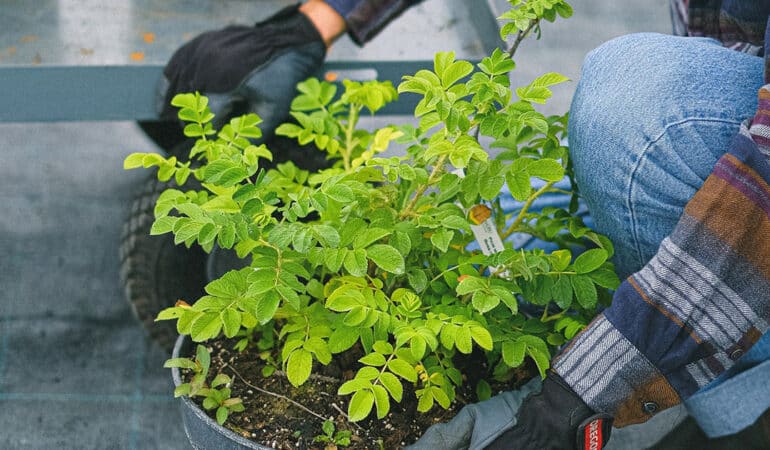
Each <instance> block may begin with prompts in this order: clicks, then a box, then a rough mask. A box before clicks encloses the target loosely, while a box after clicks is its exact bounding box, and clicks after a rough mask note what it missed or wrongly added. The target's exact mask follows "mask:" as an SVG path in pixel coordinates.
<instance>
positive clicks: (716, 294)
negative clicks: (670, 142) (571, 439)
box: [553, 85, 770, 427]
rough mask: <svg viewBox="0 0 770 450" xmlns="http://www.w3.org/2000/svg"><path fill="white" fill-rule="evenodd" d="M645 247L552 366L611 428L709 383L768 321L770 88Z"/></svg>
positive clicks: (643, 418) (642, 417)
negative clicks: (655, 241) (672, 220)
mask: <svg viewBox="0 0 770 450" xmlns="http://www.w3.org/2000/svg"><path fill="white" fill-rule="evenodd" d="M759 97H760V100H759V102H760V105H759V108H758V113H757V115H756V116H755V118H754V119H753V120H752V121H751V128H749V127H748V126H747V125H744V126H743V127H742V129H741V132H740V133H739V134H738V135H737V136H736V137H735V139H734V140H733V142H732V145H731V148H730V149H729V151H728V152H727V153H726V154H725V155H724V156H723V157H722V158H721V159H720V160H719V161H718V162H717V164H716V166H715V168H714V170H713V172H712V173H711V175H710V176H709V177H708V178H707V179H706V181H705V183H704V185H703V186H702V188H701V189H700V190H699V191H698V192H697V193H696V194H695V196H694V197H693V198H692V199H691V200H690V202H689V203H688V204H687V206H686V207H685V210H684V213H683V215H682V217H681V218H680V220H679V222H678V224H677V226H676V228H675V229H674V231H673V232H672V233H671V235H669V236H668V237H667V238H666V239H665V240H664V241H663V242H662V243H661V245H660V248H659V250H658V253H657V254H656V256H655V257H654V258H653V259H652V260H651V261H650V262H649V263H648V264H647V265H646V266H645V267H644V268H643V269H642V270H640V271H639V272H637V273H635V274H634V275H632V276H630V277H629V278H628V279H627V280H625V281H624V282H623V283H622V284H621V286H620V287H619V288H618V290H617V291H616V292H615V297H614V300H613V303H612V306H611V307H609V308H608V309H606V310H605V311H604V312H603V313H602V314H601V315H599V316H598V317H597V318H596V319H595V320H594V321H593V322H592V323H591V324H590V325H589V326H588V327H587V328H586V329H585V330H584V331H583V332H582V333H581V334H579V335H578V336H577V337H576V338H575V339H574V340H573V341H572V342H571V344H570V345H569V346H568V347H567V348H565V349H564V350H563V351H562V353H561V354H560V355H559V356H557V358H555V359H554V361H553V369H554V370H555V371H556V373H558V374H559V375H560V376H561V377H562V378H564V380H565V381H566V382H567V383H568V384H569V385H570V386H571V387H572V388H573V390H574V391H575V392H576V393H577V394H578V395H579V396H580V397H581V398H583V400H584V401H585V402H586V403H587V404H588V405H589V406H590V407H591V408H593V409H594V410H595V411H597V412H606V413H610V414H612V415H613V416H614V417H615V426H618V427H622V426H626V425H630V424H634V423H640V422H644V421H646V420H647V419H649V418H650V417H651V416H652V415H653V414H654V413H656V412H657V411H660V410H663V409H666V408H668V407H671V406H674V405H676V404H678V403H680V402H681V401H683V400H684V399H686V398H687V397H689V396H690V395H692V394H694V393H695V392H696V391H697V390H698V389H700V388H702V387H704V386H705V385H706V384H708V383H709V382H711V381H712V380H714V379H715V378H716V377H717V376H719V374H721V373H722V372H724V371H725V370H727V369H728V368H729V367H731V366H732V365H733V364H734V362H735V361H736V360H737V359H738V358H740V356H741V355H743V354H744V353H745V352H747V351H748V350H749V349H750V348H751V346H752V345H753V344H754V343H755V342H756V341H757V340H758V339H759V338H760V337H761V336H762V334H764V333H765V332H767V329H768V321H770V164H769V163H768V161H770V150H769V149H770V116H768V114H770V112H769V111H770V85H767V86H765V87H763V88H762V89H761V90H760V94H759Z"/></svg>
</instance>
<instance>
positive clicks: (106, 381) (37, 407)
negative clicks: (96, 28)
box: [0, 0, 669, 449]
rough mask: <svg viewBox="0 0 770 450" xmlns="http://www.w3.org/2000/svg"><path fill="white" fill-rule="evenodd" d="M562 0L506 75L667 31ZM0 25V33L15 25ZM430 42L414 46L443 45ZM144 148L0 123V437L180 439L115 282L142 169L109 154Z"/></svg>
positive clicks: (423, 18)
mask: <svg viewBox="0 0 770 450" xmlns="http://www.w3.org/2000/svg"><path fill="white" fill-rule="evenodd" d="M11 3H12V4H13V3H18V2H14V1H11ZM65 3H69V6H70V7H77V2H65ZM86 3H87V2H86ZM196 3H206V2H202V1H198V2H196ZM222 3H224V4H228V3H230V2H229V0H226V1H223V2H222ZM572 3H573V6H574V8H575V17H573V18H572V19H570V20H568V21H558V22H557V23H556V24H546V26H544V30H543V39H542V40H541V41H539V42H529V43H526V44H525V45H524V46H523V48H522V51H521V53H520V55H519V57H518V58H517V62H518V65H519V69H518V72H517V73H516V74H515V75H514V79H515V81H516V82H518V81H521V83H522V84H523V83H525V82H528V81H529V80H531V79H532V78H534V77H535V76H537V75H538V74H540V73H543V72H546V71H560V72H562V73H565V74H567V75H568V76H570V77H571V78H573V80H577V77H578V76H579V66H580V61H582V58H583V55H584V54H585V53H586V52H587V51H589V50H590V49H591V48H593V47H595V46H596V45H598V44H600V43H601V42H603V41H605V40H607V39H609V38H612V37H615V36H618V35H621V34H625V33H628V32H632V31H658V32H667V31H668V30H669V24H668V10H667V6H666V5H667V3H668V2H667V1H666V0H655V1H653V2H630V3H629V2H612V1H609V0H575V1H574V2H572ZM19 4H21V3H19ZM438 4H440V0H428V1H427V2H426V3H424V4H423V5H420V6H419V7H417V8H415V10H414V11H410V12H409V13H408V14H407V16H406V17H405V18H404V20H403V22H399V23H396V24H393V27H391V29H389V30H387V31H386V33H384V34H383V35H381V36H380V37H379V38H378V39H377V40H375V41H374V42H372V43H371V44H370V45H369V46H367V47H366V48H364V49H362V50H359V49H356V48H355V47H354V46H353V45H352V44H350V43H349V42H345V41H343V42H341V43H339V44H338V45H337V46H335V48H334V49H333V51H332V55H331V57H332V58H338V57H339V58H345V57H350V56H351V55H352V56H354V57H356V58H361V59H366V58H370V59H377V58H381V59H401V58H407V57H409V58H412V55H411V53H407V50H408V49H410V48H414V46H413V45H412V44H411V43H410V42H408V38H409V37H410V36H415V35H420V33H419V31H416V30H415V29H414V26H415V25H414V24H419V23H424V22H427V23H431V24H432V26H436V27H442V24H441V23H438V24H437V23H434V22H431V20H434V17H433V16H432V14H433V11H434V9H433V8H434V7H435V6H436V5H438ZM3 9H5V6H4V7H3ZM4 13H5V12H4V11H0V22H2V21H3V20H2V17H1V16H2V15H3V14H4ZM448 14H449V15H450V16H451V14H452V12H451V11H449V12H448ZM5 19H8V17H6V18H5ZM452 23H453V22H452V21H451V20H449V21H445V22H444V25H446V27H449V28H451V24H452ZM410 24H411V25H410ZM405 27H406V28H405ZM410 27H411V28H410ZM446 27H445V28H446ZM2 30H3V31H0V35H3V36H2V40H0V43H3V42H5V43H7V42H11V41H14V40H18V39H19V36H16V35H9V33H22V34H29V32H28V33H25V30H24V29H17V30H11V31H8V30H9V29H8V28H2ZM449 34H452V33H451V30H450V33H449ZM461 34H462V33H461ZM455 36H456V34H455ZM459 39H460V41H461V43H462V36H459ZM426 42H427V41H426ZM430 42H432V44H430V45H428V44H426V46H428V47H430V48H427V49H423V50H424V51H427V52H430V53H429V54H427V55H425V57H428V58H430V54H432V52H433V51H435V50H442V49H446V48H442V46H443V45H444V44H447V42H446V41H441V42H435V41H432V40H431V41H430ZM449 45H458V44H456V43H454V44H449ZM431 46H432V47H431ZM467 47H468V49H466V50H468V51H469V52H470V53H473V52H475V50H474V47H473V45H472V44H468V46H467ZM451 48H454V47H450V49H451ZM405 49H407V50H405ZM0 50H1V49H0ZM2 51H5V50H2ZM2 51H0V56H2V54H3V53H2ZM3 63H4V62H3V61H2V59H0V64H3ZM572 89H574V83H572V84H570V85H568V86H565V87H564V88H560V89H558V90H557V92H556V96H555V98H554V102H553V104H552V105H550V106H548V107H547V111H549V112H557V111H563V110H564V109H566V108H567V107H568V104H569V98H570V96H571V93H572ZM153 148H154V146H153V144H152V143H151V142H150V141H148V140H147V139H146V138H145V137H144V136H143V135H142V133H141V132H140V131H139V130H138V128H137V127H136V126H135V125H134V124H133V123H130V122H87V123H82V122H81V123H20V124H0V206H1V207H2V213H0V448H2V449H28V448H29V449H52V448H57V449H65V448H73V449H90V448H93V449H104V448H116V449H151V448H162V449H174V448H188V445H187V443H186V438H185V436H184V432H183V430H182V428H181V424H180V421H179V416H178V412H177V409H176V405H175V403H174V401H173V399H172V397H171V391H172V386H171V381H170V376H169V375H170V374H169V373H168V371H167V370H165V369H162V367H161V366H162V362H163V360H164V359H165V358H166V355H164V354H163V352H162V351H160V349H158V348H157V347H156V346H155V345H154V344H153V343H152V342H149V341H148V340H147V339H146V338H145V334H144V333H143V330H142V328H141V326H140V324H139V323H138V322H137V321H136V320H135V319H134V318H133V316H132V315H131V312H130V309H129V307H128V305H127V304H126V302H125V301H124V299H123V297H122V293H121V291H120V289H119V285H118V245H119V237H120V230H121V227H122V225H123V222H124V220H125V217H126V215H127V206H128V202H129V199H130V198H131V196H132V192H133V191H134V190H135V189H137V187H138V185H139V183H140V180H142V179H143V178H144V176H145V173H141V172H124V171H123V170H122V168H121V167H122V160H123V158H124V157H125V156H126V155H127V154H128V153H130V152H133V151H149V150H152V149H153Z"/></svg>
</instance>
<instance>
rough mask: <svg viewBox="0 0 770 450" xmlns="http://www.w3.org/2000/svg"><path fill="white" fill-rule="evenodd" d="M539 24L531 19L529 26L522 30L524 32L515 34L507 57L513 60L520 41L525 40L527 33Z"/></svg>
mask: <svg viewBox="0 0 770 450" xmlns="http://www.w3.org/2000/svg"><path fill="white" fill-rule="evenodd" d="M538 23H540V20H539V19H532V20H530V21H529V26H528V27H527V28H526V29H524V31H519V32H518V33H517V34H516V40H514V41H513V44H512V45H511V48H509V49H508V56H510V57H511V59H513V55H514V54H515V53H516V50H517V49H518V48H519V44H521V41H523V40H524V38H526V37H527V36H528V35H529V33H530V32H531V31H532V30H533V29H534V28H535V27H536V26H537V24H538Z"/></svg>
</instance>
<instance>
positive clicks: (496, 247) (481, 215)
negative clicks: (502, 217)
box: [470, 205, 505, 256]
mask: <svg viewBox="0 0 770 450" xmlns="http://www.w3.org/2000/svg"><path fill="white" fill-rule="evenodd" d="M491 213H492V210H490V209H489V208H488V207H487V206H485V205H476V206H474V207H473V208H471V213H470V218H471V222H473V224H471V231H473V235H474V236H476V241H477V242H478V243H479V247H481V252H482V253H484V254H485V255H487V256H489V255H494V254H495V253H499V252H501V251H503V250H504V249H505V247H503V240H502V239H500V234H499V233H498V232H497V227H496V226H495V221H494V220H493V219H492V216H491Z"/></svg>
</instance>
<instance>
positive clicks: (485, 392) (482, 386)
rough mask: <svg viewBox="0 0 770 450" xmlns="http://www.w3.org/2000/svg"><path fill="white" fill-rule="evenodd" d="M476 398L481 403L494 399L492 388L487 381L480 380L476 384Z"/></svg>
mask: <svg viewBox="0 0 770 450" xmlns="http://www.w3.org/2000/svg"><path fill="white" fill-rule="evenodd" d="M476 397H477V398H478V400H479V401H480V402H482V401H484V400H488V399H489V398H491V397H492V386H490V385H489V383H487V382H486V380H479V382H478V383H477V384H476Z"/></svg>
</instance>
